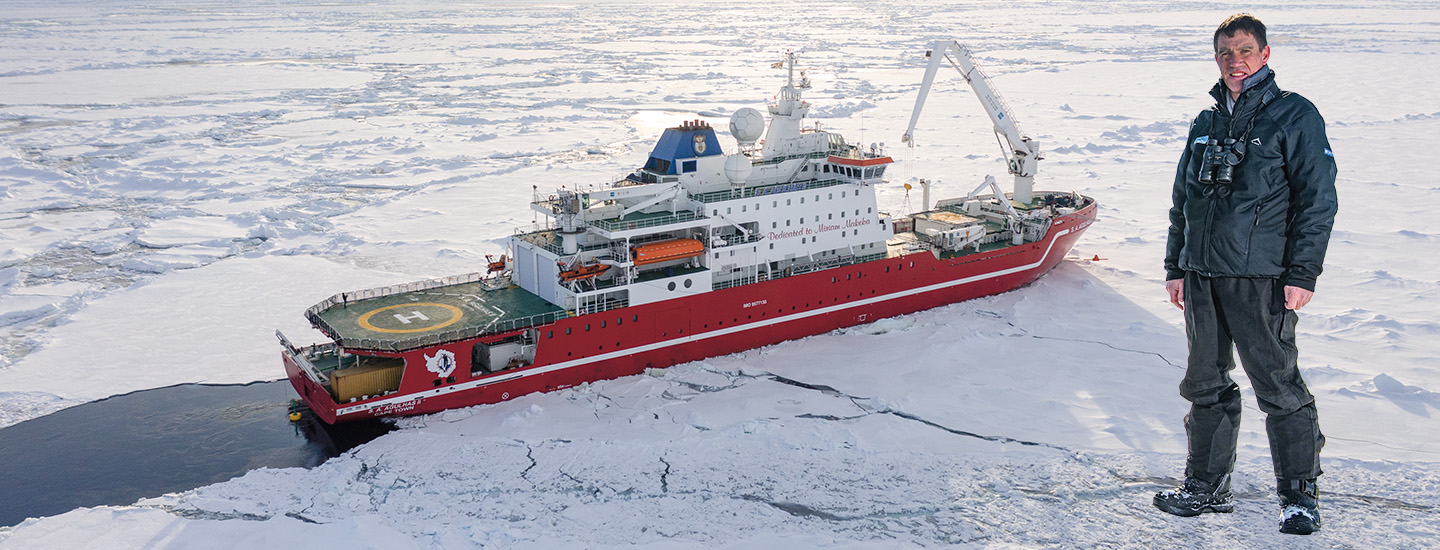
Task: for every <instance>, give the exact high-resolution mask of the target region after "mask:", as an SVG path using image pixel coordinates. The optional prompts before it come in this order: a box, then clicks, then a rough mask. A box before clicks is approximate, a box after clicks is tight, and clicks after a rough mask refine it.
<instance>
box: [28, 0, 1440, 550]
mask: <svg viewBox="0 0 1440 550" xmlns="http://www.w3.org/2000/svg"><path fill="white" fill-rule="evenodd" d="M1236 11H1250V12H1251V13H1254V14H1256V15H1257V16H1259V17H1260V18H1261V19H1262V20H1264V21H1266V22H1267V23H1268V24H1269V25H1270V26H1271V33H1270V34H1271V36H1270V39H1271V44H1272V46H1273V48H1274V54H1273V56H1272V59H1271V65H1272V67H1274V69H1275V70H1276V72H1277V76H1278V79H1279V83H1280V85H1281V86H1282V87H1284V88H1286V89H1290V90H1294V91H1297V92H1299V93H1302V94H1304V95H1305V96H1306V97H1307V98H1309V99H1311V100H1312V101H1313V102H1314V103H1316V104H1317V105H1318V106H1319V108H1320V109H1321V112H1322V113H1323V114H1324V115H1325V116H1326V120H1327V124H1328V128H1329V132H1330V140H1331V144H1332V146H1333V147H1332V148H1333V149H1334V150H1335V151H1336V155H1337V159H1338V160H1339V165H1340V169H1341V172H1340V181H1339V186H1340V194H1341V198H1342V202H1343V204H1342V206H1341V209H1340V214H1339V217H1338V218H1337V220H1336V227H1335V232H1334V236H1333V238H1332V241H1331V245H1330V252H1329V257H1328V261H1327V264H1326V272H1325V274H1324V275H1323V276H1322V277H1321V279H1320V286H1319V288H1318V293H1317V297H1316V300H1315V301H1314V302H1312V303H1311V304H1310V305H1309V306H1307V307H1306V308H1305V309H1304V310H1303V311H1302V312H1301V314H1300V316H1301V320H1300V326H1299V341H1300V346H1301V362H1302V370H1303V372H1304V374H1305V376H1306V378H1307V380H1308V381H1309V382H1310V384H1311V390H1312V392H1314V393H1315V395H1316V398H1317V400H1318V406H1319V410H1320V415H1321V422H1322V427H1323V429H1324V431H1325V433H1326V435H1327V438H1328V441H1329V443H1328V445H1327V447H1326V449H1325V451H1324V454H1323V457H1324V466H1325V469H1326V474H1325V476H1324V477H1323V478H1322V479H1321V488H1322V493H1323V497H1322V513H1323V514H1324V519H1325V529H1324V530H1323V531H1321V532H1320V533H1318V534H1317V535H1315V536H1312V537H1310V538H1309V539H1294V538H1289V537H1284V538H1282V536H1281V535H1279V534H1278V533H1276V532H1275V528H1276V520H1277V518H1278V513H1279V508H1278V505H1277V503H1276V502H1275V501H1274V499H1273V496H1272V490H1273V489H1272V481H1271V480H1272V474H1271V469H1270V468H1271V466H1270V460H1269V453H1268V450H1267V447H1266V440H1265V430H1264V424H1263V419H1262V418H1261V414H1260V412H1259V410H1258V409H1257V408H1256V406H1255V401H1254V396H1253V393H1250V392H1249V391H1248V390H1247V392H1246V397H1245V399H1246V416H1245V419H1244V424H1243V425H1242V428H1243V432H1242V435H1241V450H1240V463H1239V470H1238V474H1237V479H1236V484H1237V485H1236V486H1237V496H1238V498H1239V507H1238V510H1237V512H1236V513H1235V514H1233V515H1221V516H1206V517H1201V518H1193V519H1183V518H1175V517H1170V516H1167V515H1165V514H1163V513H1161V512H1159V511H1157V510H1155V509H1153V508H1152V507H1151V506H1150V503H1149V495H1150V494H1151V493H1152V492H1153V491H1154V490H1156V489H1158V488H1160V487H1163V486H1165V485H1168V484H1171V483H1174V482H1175V481H1176V478H1178V477H1179V475H1180V473H1181V472H1180V470H1181V468H1182V467H1183V454H1184V450H1185V449H1184V446H1185V442H1184V434H1183V427H1182V425H1181V421H1180V417H1181V416H1182V415H1183V414H1184V412H1185V410H1186V404H1185V403H1184V402H1183V400H1181V399H1180V397H1179V396H1178V394H1177V391H1176V385H1177V384H1178V382H1179V378H1180V375H1181V372H1182V365H1183V364H1184V359H1185V342H1184V338H1183V320H1182V318H1181V316H1180V313H1179V311H1178V310H1175V309H1174V308H1172V307H1171V306H1170V305H1169V304H1168V303H1166V301H1165V293H1164V290H1163V281H1162V279H1163V276H1164V274H1163V272H1162V270H1161V269H1160V258H1161V256H1162V254H1163V247H1164V240H1165V224H1166V219H1165V211H1166V209H1167V208H1168V201H1169V189H1170V181H1171V179H1172V178H1173V173H1174V163H1175V161H1176V158H1177V157H1178V153H1179V151H1180V148H1181V147H1182V146H1183V143H1182V141H1183V138H1184V136H1185V133H1186V129H1187V126H1188V123H1189V121H1190V119H1191V117H1193V116H1194V115H1195V113H1196V112H1198V111H1199V110H1200V109H1202V108H1204V107H1205V106H1206V104H1207V102H1208V100H1207V99H1206V98H1205V97H1204V95H1203V93H1204V91H1205V90H1206V89H1208V87H1209V86H1210V84H1211V83H1212V82H1213V81H1214V77H1215V75H1214V72H1215V69H1214V66H1213V64H1212V62H1211V61H1210V52H1209V46H1208V39H1209V36H1210V33H1211V31H1212V30H1213V28H1214V26H1215V25H1216V24H1217V23H1218V22H1219V21H1220V20H1221V19H1223V18H1224V17H1225V16H1226V15H1228V14H1230V13H1233V12H1236ZM0 23H3V25H0V37H3V40H0V52H3V55H0V427H3V426H7V425H11V424H14V423H17V422H21V421H23V420H25V419H28V418H33V417H36V416H40V415H43V414H47V413H49V412H53V411H55V410H58V409H60V408H63V407H66V406H71V405H74V404H77V403H83V402H86V401H91V400H95V399H100V398H103V397H106V396H109V395H115V394H120V393H126V392H129V391H134V390H137V389H143V388H151V387H159V386H166V385H170V384H176V383H184V382H217V383H218V382H247V381H254V380H271V379H276V378H279V377H281V376H282V375H283V372H282V369H281V365H280V362H279V360H278V355H279V354H278V353H277V352H278V350H279V347H278V345H277V343H276V342H275V340H274V337H273V335H272V333H273V331H274V330H276V329H280V330H282V331H283V332H285V334H287V335H288V336H290V337H291V338H292V339H293V340H295V341H296V342H297V343H305V342H309V341H311V340H315V339H318V338H319V335H318V333H317V332H314V331H313V329H311V328H309V327H308V325H306V323H305V321H304V319H303V317H302V315H301V313H302V312H303V310H304V308H306V307H308V306H309V305H311V304H313V303H315V302H317V301H319V300H321V299H323V298H325V297H327V296H329V295H331V294H334V293H336V292H339V291H342V290H349V289H356V288H368V287H372V286H376V285H382V284H389V283H397V282H404V281H409V280H414V279H419V278H427V277H436V276H444V275H450V274H455V273H463V272H469V271H474V270H476V269H477V266H479V265H481V262H483V261H484V257H485V255H486V254H499V253H500V252H501V251H502V250H501V247H502V245H503V241H504V239H505V237H507V236H508V235H510V234H511V233H512V231H513V230H514V228H516V227H525V226H528V225H529V224H531V223H532V221H533V215H532V214H531V213H530V212H529V210H528V209H527V203H528V201H529V200H530V197H531V193H532V192H533V190H534V188H533V187H532V186H539V188H540V189H541V190H545V189H549V188H551V187H557V186H559V185H562V184H563V185H569V186H575V185H589V184H600V183H603V182H605V181H608V180H610V179H611V178H613V177H615V176H617V175H620V174H622V173H624V172H626V171H628V170H630V169H632V168H633V167H634V166H636V165H638V164H640V163H641V162H642V161H643V158H644V156H645V155H646V154H648V152H649V146H650V145H651V143H652V140H653V139H654V138H655V137H656V136H657V135H658V133H659V131H660V129H661V128H663V127H665V126H668V125H672V124H674V123H675V122H677V121H682V120H689V119H694V118H703V119H706V120H708V121H710V122H711V123H712V124H714V125H715V126H716V127H717V128H724V127H725V121H726V119H727V118H728V116H729V114H730V113H733V112H735V111H736V110H738V109H740V108H744V107H760V106H761V105H762V103H763V101H764V100H765V99H766V98H768V97H769V96H770V95H771V94H773V93H774V90H775V89H776V88H777V87H778V86H779V83H780V77H781V75H780V74H779V72H778V71H773V70H771V69H770V68H769V67H770V64H771V63H772V62H774V61H776V60H778V58H779V57H778V56H779V54H780V52H782V51H784V50H785V49H791V48H793V49H797V50H799V51H801V52H802V57H801V63H802V65H803V66H804V67H805V68H807V69H808V70H809V72H810V76H811V78H812V80H813V81H814V88H813V89H812V90H811V91H810V92H809V95H808V96H807V97H808V99H810V100H811V101H812V102H813V103H814V104H815V106H816V109H815V112H816V114H817V120H820V121H821V123H822V124H823V125H824V126H825V127H827V128H831V129H836V130H839V131H841V132H842V133H844V134H845V135H846V136H847V137H848V138H850V139H852V140H854V141H859V142H861V143H870V142H888V143H889V144H890V151H891V153H892V154H893V155H895V156H896V158H897V160H898V161H899V164H898V166H897V168H896V169H895V170H894V173H893V174H892V180H893V181H892V182H891V184H890V185H888V186H886V187H885V188H883V189H880V190H878V191H879V192H878V195H879V197H880V200H881V205H880V206H881V207H882V210H888V211H891V212H896V213H900V212H905V211H907V210H909V209H912V208H916V207H918V206H919V200H920V198H919V197H918V196H916V197H908V196H906V194H905V191H904V190H903V189H902V188H901V185H900V184H901V183H904V182H906V181H910V180H911V178H919V177H926V178H938V179H939V183H938V189H937V191H936V196H937V197H945V196H953V195H958V194H961V193H964V192H965V191H968V190H969V189H970V188H973V187H974V186H975V185H976V184H977V183H978V182H979V181H980V180H981V179H982V178H983V177H984V176H985V175H986V174H995V175H1001V176H1003V171H1004V166H1003V164H1002V163H1001V161H1000V158H999V152H998V148H997V147H996V144H995V138H994V136H992V135H991V132H990V124H989V121H988V120H987V119H986V117H985V115H984V113H983V111H981V109H980V108H979V106H978V105H977V104H976V101H975V97H974V94H972V93H971V92H970V91H969V90H967V89H964V86H963V85H961V84H959V83H958V82H956V78H955V77H953V76H947V78H946V80H945V82H944V83H942V84H941V85H939V86H937V89H936V91H935V92H933V93H932V94H931V98H930V101H929V103H928V105H927V106H926V111H925V112H926V117H925V119H924V121H923V122H922V124H921V127H920V128H919V129H918V130H917V132H916V141H917V142H918V143H919V144H920V147H918V148H915V149H913V150H911V149H902V148H901V146H900V144H899V140H898V138H899V135H900V134H901V133H902V132H903V129H904V125H905V123H906V122H907V121H908V117H909V113H910V108H911V106H912V104H913V101H914V95H915V90H916V88H917V86H918V83H919V79H920V74H921V72H922V68H921V67H922V66H923V63H924V59H923V55H922V54H923V49H924V47H925V44H926V43H928V42H929V41H931V40H935V39H940V38H951V37H953V38H956V39H959V40H960V41H962V42H964V43H966V44H968V45H969V46H970V47H971V48H972V49H973V50H974V51H975V53H976V54H977V56H978V57H979V60H980V62H981V63H982V64H983V65H984V67H985V69H986V70H987V71H988V72H989V73H990V75H991V76H992V78H993V79H994V81H995V83H996V85H997V86H998V87H999V89H1000V90H1001V92H1002V93H1004V95H1005V97H1006V99H1007V101H1008V102H1009V103H1010V105H1011V106H1012V107H1013V108H1014V110H1015V111H1016V113H1017V115H1018V118H1020V122H1021V123H1022V124H1023V125H1024V128H1025V129H1026V130H1027V131H1029V132H1030V133H1031V135H1032V136H1034V137H1035V138H1036V139H1037V140H1038V141H1039V142H1040V143H1041V145H1042V146H1043V147H1044V148H1045V150H1046V159H1045V160H1044V161H1043V162H1042V163H1041V165H1040V167H1041V168H1040V169H1041V177H1040V178H1039V179H1040V182H1038V183H1037V185H1038V187H1039V188H1042V189H1075V190H1077V191H1079V192H1081V193H1084V194H1087V195H1091V196H1094V197H1096V198H1097V199H1099V201H1100V203H1101V219H1100V221H1099V222H1098V223H1097V224H1096V225H1094V226H1092V227H1091V228H1090V229H1089V230H1088V232H1087V233H1086V234H1085V236H1084V237H1083V238H1082V240H1081V241H1080V243H1079V244H1078V245H1077V247H1076V249H1075V251H1074V253H1073V254H1072V256H1073V257H1072V258H1071V259H1070V261H1067V262H1065V263H1063V264H1062V265H1061V266H1060V267H1058V268H1057V269H1056V270H1054V271H1053V272H1051V273H1050V274H1048V275H1047V276H1046V277H1045V278H1043V279H1042V280H1040V281H1039V282H1037V283H1036V284H1033V285H1031V286H1029V287H1026V288H1023V289H1020V290H1017V291H1014V292H1010V293H1007V294H1003V295H999V296H994V297H990V298H985V299H980V300H974V301H971V302H966V303H962V304H955V305H951V306H946V307H942V308H937V309H934V310H930V311H925V312H921V313H917V314H913V315H907V316H903V317H899V318H895V319H886V320H881V321H878V322H875V323H872V324H869V325H865V326H860V327H854V328H851V329H847V330H843V331H836V332H833V333H828V334H823V335H818V336H814V337H810V338H806V339H803V340H799V341H793V342H786V343H782V344H779V345H775V346H771V347H767V348H763V349H759V350H752V351H748V352H744V353H740V354H736V355H732V356H726V357H719V358H713V359H709V360H705V361H699V362H695V363H690V364H685V365H679V366H676V367H672V368H669V369H663V370H656V371H652V372H650V373H647V374H645V375H640V376H633V377H628V378H624V379H619V380H610V381H602V382H596V383H592V384H586V385H583V386H581V387H576V388H570V389H567V390H564V391H560V392H556V393H552V394H544V395H531V396H525V397H522V398H519V399H516V400H513V401H510V402H506V403H501V404H497V405H490V406H482V407H475V408H471V409H464V410H455V411H447V412H444V413H440V414H436V415H431V416H426V417H418V418H410V419H404V420H402V421H401V422H400V424H401V427H402V429H401V430H399V431H397V432H394V433H392V434H389V435H386V436H383V437H381V438H379V439H377V440H375V441H374V442H372V443H369V444H367V445H365V446H362V447H360V448H358V449H356V450H354V451H352V452H350V453H348V454H346V455H343V456H340V457H338V458H335V459H332V460H330V461H328V462H326V463H325V464H323V465H321V466H318V467H315V468H312V469H284V470H271V469H261V470H255V471H252V472H250V473H249V474H247V475H245V476H242V477H240V478H236V479H234V480H231V481H228V482H224V483H220V484H216V485H211V486H206V487H200V488H197V489H195V490H192V491H186V492H183V493H178V494H170V495H154V497H153V498H147V499H144V500H141V501H140V502H137V503H135V504H134V505H131V506H119V507H98V508H85V509H78V510H74V511H71V512H69V513H66V514H63V515H59V516H54V517H47V518H34V519H30V520H27V521H25V522H23V523H21V524H19V525H17V526H13V527H5V528H0V548H85V547H97V548H98V547H104V548H129V547H133V548H141V547H157V548H259V547H281V546H283V547H302V546H304V547H322V548H339V547H345V548H478V547H483V548H607V547H618V546H636V547H640V548H737V549H738V548H756V547H758V548H780V547H825V548H895V547H930V546H941V545H952V544H953V545H959V546H961V547H979V548H1011V547H1027V548H1028V547H1046V548H1049V547H1055V548H1089V547H1107V548H1129V547H1155V546H1165V547H1270V546H1278V545H1280V544H1282V543H1283V544H1286V545H1287V546H1288V545H1296V544H1299V545H1302V546H1307V547H1367V548H1369V547H1388V548H1400V547H1405V548H1417V547H1440V529H1437V528H1436V527H1435V525H1434V521H1433V518H1434V517H1435V516H1434V514H1435V513H1436V512H1437V507H1440V497H1437V491H1436V487H1440V467H1437V460H1440V422H1437V421H1436V420H1435V418H1434V416H1435V415H1436V413H1437V411H1440V373H1437V371H1436V369H1435V367H1436V365H1440V353H1437V351H1436V349H1437V347H1440V321H1437V320H1436V317H1435V313H1434V312H1435V311H1436V310H1437V309H1440V278H1437V277H1440V276H1437V275H1436V274H1437V273H1440V217H1437V216H1436V215H1435V212H1436V211H1437V208H1440V201H1437V200H1436V199H1435V198H1434V197H1435V196H1436V192H1437V191H1440V181H1437V178H1436V177H1435V176H1434V175H1433V172H1434V171H1433V170H1429V169H1426V168H1424V167H1425V166H1426V165H1427V161H1426V158H1428V157H1427V156H1426V154H1427V153H1428V152H1429V151H1433V150H1437V149H1440V10H1436V9H1435V6H1434V5H1433V3H1429V2H1410V1H1402V0H1370V1H1367V2H1362V3H1351V4H1325V5H1312V4H1310V3H1302V2H1283V3H1266V4H1260V5H1254V4H1245V3H1221V4H1205V5H1203V6H1201V5H1197V4H1194V3H1180V2H1112V3H1104V4H1095V3H1090V2H1079V1H1067V0H1060V1H1054V2H1038V3H1020V4H1016V3H1013V2H1000V1H998V0H984V1H979V2H970V3H966V4H964V5H955V4H952V3H946V2H934V1H925V0H922V1H919V2H909V3H905V4H904V5H897V6H894V7H885V6H882V5H879V4H875V3H870V2H833V3H829V4H823V5H796V4H785V3H781V4H775V5H764V6H762V5H757V4H754V3H738V2H716V3H709V4H707V5H705V6H704V7H701V6H699V5H696V4H694V3H669V2H643V3H629V2H599V3H584V2H582V3H566V2H545V3H538V2H527V1H516V2H506V3H479V4H445V3H442V4H436V3H423V2H412V1H405V0H397V1H395V2H378V3H374V2H372V3H352V2H335V3H294V2H278V1H261V2H252V3H247V4H245V5H243V6H242V5H232V4H231V3H226V2H213V1H207V0H161V1H157V2H146V3H131V2H121V1H115V0H105V1H100V2H93V1H92V2H76V1H72V0H64V1H59V2H55V1H48V2H37V1H32V0H16V1H12V2H7V3H6V8H5V10H4V12H3V13H0ZM1002 179H1003V178H1002ZM1095 257H1098V258H1101V260H1100V261H1092V258H1095ZM1241 383H1242V386H1243V385H1246V384H1245V382H1244V381H1243V379H1242V382H1241ZM277 421H278V420H277ZM0 498H4V497H3V496H0Z"/></svg>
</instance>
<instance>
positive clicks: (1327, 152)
mask: <svg viewBox="0 0 1440 550" xmlns="http://www.w3.org/2000/svg"><path fill="white" fill-rule="evenodd" d="M1325 156H1327V157H1330V158H1332V159H1333V158H1335V152H1334V151H1331V150H1330V148H1329V147H1326V148H1325Z"/></svg>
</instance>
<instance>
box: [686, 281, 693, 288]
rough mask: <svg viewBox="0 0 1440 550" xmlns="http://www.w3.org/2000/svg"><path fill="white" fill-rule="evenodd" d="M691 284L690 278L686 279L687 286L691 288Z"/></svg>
mask: <svg viewBox="0 0 1440 550" xmlns="http://www.w3.org/2000/svg"><path fill="white" fill-rule="evenodd" d="M691 284H692V283H691V282H690V279H685V288H690V285H691Z"/></svg>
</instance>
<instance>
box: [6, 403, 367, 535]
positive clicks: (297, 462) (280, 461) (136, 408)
mask: <svg viewBox="0 0 1440 550" xmlns="http://www.w3.org/2000/svg"><path fill="white" fill-rule="evenodd" d="M294 396H295V393H294V390H292V389H291V387H290V383H289V382H287V381H285V380H280V381H275V382H257V383H253V384H246V385H230V386H212V385H199V384H184V385H179V386H171V387H168V388H158V389H153V390H143V391H138V392H134V393H129V394H125V395H120V396H115V397H111V398H109V399H104V400H101V401H96V402H93V403H86V404H84V405H79V406H75V407H71V408H68V409H64V410H61V411H58V412H55V413H53V414H50V415H47V416H43V417H40V418H35V419H32V420H28V421H25V422H21V423H19V424H15V425H12V426H9V427H6V428H0V472H3V475H0V526H6V525H14V524H16V523H19V522H21V521H24V520H25V518H27V517H39V516H52V515H56V514H61V513H64V512H67V511H70V510H73V509H75V508H79V507H86V506H101V505H107V504H111V505H124V504H133V503H134V502H135V501H136V500H139V499H141V498H145V497H153V496H159V495H163V494H165V493H173V492H177V491H184V490H188V489H193V488H195V487H199V486H202V485H208V484H211V483H216V482H220V481H225V480H227V479H230V478H233V477H236V476H239V475H242V474H244V473H245V472H247V471H249V470H253V469H255V468H289V467H296V466H298V467H310V466H315V465H317V464H320V463H321V462H324V461H325V459H327V458H330V457H332V456H336V455H338V454H339V453H343V452H345V451H347V450H349V449H351V448H353V447H355V446H356V445H360V444H362V443H364V442H366V441H370V440H372V439H374V438H376V437H379V436H380V435H381V434H383V433H385V432H387V431H389V430H390V426H389V424H385V423H383V422H378V421H372V422H363V423H355V424H345V425H341V426H339V427H326V426H323V425H322V424H321V423H320V422H318V421H316V420H313V418H314V417H313V416H312V415H309V414H306V415H305V419H304V420H302V422H300V423H291V422H290V421H289V420H288V419H287V418H286V416H287V414H288V413H289V412H290V407H291V399H293V398H294ZM307 412H308V411H307Z"/></svg>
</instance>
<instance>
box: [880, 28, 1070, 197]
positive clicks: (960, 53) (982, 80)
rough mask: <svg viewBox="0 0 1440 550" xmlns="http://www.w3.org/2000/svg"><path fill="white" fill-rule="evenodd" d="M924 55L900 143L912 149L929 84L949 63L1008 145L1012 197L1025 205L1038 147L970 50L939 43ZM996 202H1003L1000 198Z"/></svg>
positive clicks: (949, 42) (1031, 192) (1031, 194)
mask: <svg viewBox="0 0 1440 550" xmlns="http://www.w3.org/2000/svg"><path fill="white" fill-rule="evenodd" d="M926 55H928V56H929V57H930V65H929V66H928V67H926V68H925V80H924V81H922V82H921V83H920V96H919V97H917V98H916V99H915V111H914V112H913V113H911V115H910V126H909V128H907V129H906V130H905V135H904V136H901V138H900V140H901V141H904V142H905V143H907V144H909V145H910V146H911V147H914V146H915V141H914V137H915V136H914V133H915V124H916V123H918V122H919V121H920V110H921V109H922V108H924V107H925V96H927V95H929V93H930V85H931V84H934V82H935V73H936V71H938V70H939V69H940V62H941V60H942V59H943V60H945V61H949V62H950V65H951V66H952V67H955V69H956V70H958V71H960V76H963V77H965V82H967V83H969V84H970V87H971V88H974V90H975V95H976V97H979V98H980V104H981V105H983V106H984V107H985V112H986V113H988V114H989V115H990V120H991V121H992V122H994V123H995V133H996V135H1003V136H1004V137H1005V141H1006V142H1008V143H1009V144H1010V151H1009V152H1007V153H1006V155H1005V160H1006V162H1007V163H1008V164H1009V165H1010V173H1011V174H1014V175H1015V193H1014V195H1013V196H1012V198H1013V199H1014V200H1015V201H1016V202H1019V203H1021V204H1028V203H1029V202H1030V201H1031V200H1033V199H1034V189H1035V168H1036V164H1037V161H1039V160H1040V159H1042V158H1044V157H1043V156H1041V154H1040V145H1039V144H1037V143H1036V142H1035V141H1034V140H1032V139H1030V137H1029V136H1025V135H1023V134H1021V133H1020V127H1019V126H1018V125H1017V124H1016V123H1015V117H1014V116H1013V115H1012V113H1011V111H1010V106H1009V105H1006V104H1005V100H1003V99H1000V94H999V93H998V92H996V91H995V88H994V87H993V86H991V85H990V78H989V77H987V76H985V73H984V72H981V71H980V68H979V67H977V66H976V65H975V61H974V60H973V59H971V56H970V50H969V49H967V48H965V46H963V45H961V44H960V43H959V42H956V41H954V40H941V41H938V42H935V43H934V44H932V45H931V46H930V51H929V52H928V53H927V54H926ZM996 199H997V200H1002V201H1003V198H1002V197H996ZM926 208H929V206H928V205H927V206H926Z"/></svg>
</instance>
